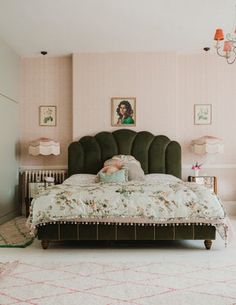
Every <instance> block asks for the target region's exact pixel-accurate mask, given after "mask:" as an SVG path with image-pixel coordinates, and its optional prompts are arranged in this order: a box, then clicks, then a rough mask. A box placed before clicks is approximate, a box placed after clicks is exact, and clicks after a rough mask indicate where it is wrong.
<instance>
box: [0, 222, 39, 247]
mask: <svg viewBox="0 0 236 305" xmlns="http://www.w3.org/2000/svg"><path fill="white" fill-rule="evenodd" d="M25 222H26V219H25V217H21V216H20V217H16V218H14V219H12V220H10V221H8V222H6V223H4V224H2V225H0V247H17V248H25V247H27V246H28V245H30V244H31V243H32V242H33V240H34V238H33V237H32V236H31V235H30V233H29V229H28V228H27V227H26V226H25Z"/></svg>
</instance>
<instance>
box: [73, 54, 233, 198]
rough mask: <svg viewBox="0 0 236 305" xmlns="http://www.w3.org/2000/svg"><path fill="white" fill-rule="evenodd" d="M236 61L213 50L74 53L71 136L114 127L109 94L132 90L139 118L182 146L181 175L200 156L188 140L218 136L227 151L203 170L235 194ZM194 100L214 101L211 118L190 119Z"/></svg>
mask: <svg viewBox="0 0 236 305" xmlns="http://www.w3.org/2000/svg"><path fill="white" fill-rule="evenodd" d="M235 83H236V66H233V65H227V64H226V63H225V61H224V60H222V59H221V58H219V57H217V56H216V55H213V54H212V55H211V54H210V53H209V54H207V55H206V54H202V55H199V54H198V55H195V54H191V55H177V54H168V53H107V54H74V55H73V88H74V89H73V110H74V111H73V138H74V139H78V138H79V137H81V136H83V135H86V134H95V133H96V132H98V131H101V130H109V131H112V130H115V129H116V128H117V127H112V126H111V122H110V117H111V100H110V99H111V97H113V96H121V97H125V96H135V97H136V99H137V122H136V123H137V124H136V127H133V128H132V129H133V130H137V131H139V130H149V131H150V132H152V133H154V134H165V135H167V136H168V137H170V138H171V139H176V140H178V141H179V142H180V143H181V145H182V148H183V177H184V178H186V177H187V175H189V174H191V170H190V167H191V164H192V163H193V162H194V161H196V160H199V157H198V156H195V155H193V154H192V153H191V152H190V146H189V145H190V141H191V140H192V139H195V138H197V137H200V136H203V135H213V136H218V137H221V138H222V139H223V140H224V144H225V153H224V154H222V155H218V156H216V157H215V158H214V160H211V162H209V163H208V164H205V165H204V166H205V168H204V169H203V170H202V173H206V174H211V175H217V177H218V182H219V183H218V184H219V185H218V189H219V193H220V194H221V195H222V197H223V198H224V199H226V200H233V199H234V198H236V188H235V185H234V181H236V141H235V139H234V132H233V131H234V130H235V129H236V120H235V113H236V102H235V96H236V84H235ZM194 104H212V124H211V125H194V121H193V115H194Z"/></svg>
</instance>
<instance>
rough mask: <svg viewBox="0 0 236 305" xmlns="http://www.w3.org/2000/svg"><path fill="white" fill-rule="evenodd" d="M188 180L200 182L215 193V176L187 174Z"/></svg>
mask: <svg viewBox="0 0 236 305" xmlns="http://www.w3.org/2000/svg"><path fill="white" fill-rule="evenodd" d="M188 181H189V182H195V183H197V184H202V185H204V186H206V187H208V188H209V189H211V190H212V192H214V193H216V194H217V178H216V177H215V176H188Z"/></svg>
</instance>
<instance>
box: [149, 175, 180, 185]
mask: <svg viewBox="0 0 236 305" xmlns="http://www.w3.org/2000/svg"><path fill="white" fill-rule="evenodd" d="M145 181H147V182H157V183H173V182H178V181H181V180H180V179H179V178H177V177H175V176H172V175H168V174H147V175H145Z"/></svg>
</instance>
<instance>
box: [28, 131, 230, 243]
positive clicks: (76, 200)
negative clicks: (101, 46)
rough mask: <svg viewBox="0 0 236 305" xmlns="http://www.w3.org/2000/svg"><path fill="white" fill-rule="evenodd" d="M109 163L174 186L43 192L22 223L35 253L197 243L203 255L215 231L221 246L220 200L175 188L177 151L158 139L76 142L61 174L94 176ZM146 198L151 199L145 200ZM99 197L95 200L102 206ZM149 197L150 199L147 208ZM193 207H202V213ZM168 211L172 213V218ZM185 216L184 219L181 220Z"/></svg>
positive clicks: (103, 137) (145, 135) (120, 135)
mask: <svg viewBox="0 0 236 305" xmlns="http://www.w3.org/2000/svg"><path fill="white" fill-rule="evenodd" d="M115 155H132V156H133V157H134V158H135V159H137V160H138V161H139V162H140V164H141V166H142V169H143V171H144V173H145V174H155V173H158V174H162V175H163V176H164V177H165V175H167V176H168V177H175V179H177V180H178V181H175V182H173V180H172V182H169V181H168V182H167V183H165V180H164V183H162V185H161V184H160V185H159V184H158V183H156V182H155V183H153V182H148V183H146V182H134V181H129V182H128V183H125V184H122V185H121V184H117V185H116V184H114V183H112V185H111V186H110V185H108V184H101V183H97V184H96V185H95V184H93V185H79V186H76V187H72V186H70V185H69V186H68V185H67V186H66V185H59V186H55V187H53V188H52V189H50V190H46V191H45V193H44V194H42V195H41V196H40V197H39V198H35V199H34V200H33V202H32V205H31V208H30V216H29V219H28V223H29V225H30V226H31V230H32V231H34V232H37V236H38V239H39V240H41V245H42V248H43V249H47V248H48V246H49V243H50V242H55V241H68V240H76V241H98V240H99V241H130V242H131V241H156V242H158V241H159V240H204V244H205V248H206V249H210V248H211V245H212V240H214V239H215V238H216V230H217V231H218V232H219V233H220V235H221V237H222V238H223V239H226V237H227V225H226V224H225V212H224V209H223V206H222V204H221V202H220V200H219V199H218V198H217V196H216V195H215V194H212V193H210V191H209V190H207V189H206V188H204V187H203V186H199V185H197V184H193V183H189V182H182V181H181V180H180V178H181V147H180V145H179V143H177V142H176V141H171V140H170V139H169V138H168V137H166V136H163V135H160V136H154V135H153V134H151V133H150V132H147V131H142V132H135V131H133V130H129V129H119V130H116V131H114V132H100V133H98V134H96V135H95V136H85V137H82V138H81V139H80V140H79V141H76V142H73V143H71V144H70V146H69V148H68V174H69V176H74V175H76V174H97V173H98V172H99V170H100V169H101V168H102V167H103V164H104V161H106V160H107V159H109V158H111V157H113V156H115ZM160 187H162V188H164V190H163V189H160ZM96 192H98V193H96ZM150 192H152V193H151V196H149V195H148V194H150ZM111 193H112V194H111ZM173 193H175V194H178V199H173V198H174V197H173ZM82 194H83V195H82ZM84 194H86V196H88V194H89V195H91V194H92V197H91V198H92V199H88V198H90V197H83V196H85V195H84ZM99 194H100V195H101V194H102V197H101V198H102V199H101V198H100V197H99V196H100V195H99ZM127 194H129V196H131V195H132V205H133V206H135V204H136V202H137V205H139V207H138V208H137V207H134V208H133V210H132V208H131V205H129V203H128V204H127V202H126V199H125V197H124V196H126V198H127V197H129V196H128V195H127ZM163 194H164V195H163ZM196 194H200V195H199V198H200V199H199V198H197V199H196V200H195V199H194V198H195V197H196ZM203 195H204V196H205V197H207V198H205V197H204V196H203ZM81 196H82V197H83V198H86V200H83V198H82V197H81ZM109 196H110V197H109ZM112 196H113V197H112ZM114 196H115V197H114ZM122 196H123V197H122ZM135 196H136V197H135ZM145 196H149V197H145ZM150 197H152V198H154V200H153V202H151V201H150ZM167 197H168V198H171V199H167ZM81 198H82V199H81ZM98 198H100V199H99V200H100V201H99V200H98ZM111 198H113V199H111ZM114 198H115V199H114ZM121 198H122V199H121ZM141 198H142V200H141ZM96 200H97V201H96ZM119 200H122V205H121V207H119V209H118V208H117V206H116V205H117V204H118V205H120V204H121V203H120V202H119ZM127 200H128V199H127ZM145 200H146V201H147V208H146V207H145V206H144V204H145V203H144V201H145ZM168 200H169V201H168ZM160 201H162V203H160ZM180 201H181V202H180ZM182 201H183V203H182ZM104 202H105V203H106V204H104ZM117 202H118V203H117ZM124 202H125V204H124ZM140 202H141V203H140ZM161 204H162V206H161ZM182 204H183V207H181V205H182ZM75 205H76V207H77V206H79V207H80V210H79V212H78V211H76V212H75V207H74V206H75ZM157 205H158V209H156V206H157ZM200 205H203V207H204V209H203V210H202V211H200V208H199V206H200ZM45 206H47V208H45ZM176 206H177V207H178V211H177V212H176V210H174V209H175V207H176ZM189 206H190V207H189ZM108 207H109V209H108ZM124 207H125V208H124ZM189 208H190V210H191V211H190V214H189V212H188V214H186V213H187V212H186V211H187V210H189ZM56 210H57V212H56ZM85 210H86V211H89V212H85ZM105 210H106V211H105ZM111 210H112V211H113V212H111ZM121 210H122V211H123V212H121ZM127 210H129V213H128V212H127ZM130 210H132V211H134V210H135V212H130ZM179 210H181V211H185V214H186V215H184V217H182V215H181V214H179V213H180V212H179ZM137 211H138V212H137ZM140 211H141V212H140ZM150 211H151V212H150ZM168 211H170V215H169V214H167V213H168ZM75 213H77V214H75ZM112 213H113V214H112ZM122 213H123V214H122ZM211 213H212V214H211Z"/></svg>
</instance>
